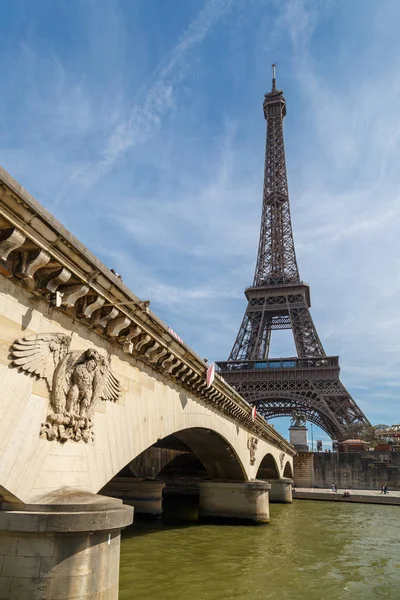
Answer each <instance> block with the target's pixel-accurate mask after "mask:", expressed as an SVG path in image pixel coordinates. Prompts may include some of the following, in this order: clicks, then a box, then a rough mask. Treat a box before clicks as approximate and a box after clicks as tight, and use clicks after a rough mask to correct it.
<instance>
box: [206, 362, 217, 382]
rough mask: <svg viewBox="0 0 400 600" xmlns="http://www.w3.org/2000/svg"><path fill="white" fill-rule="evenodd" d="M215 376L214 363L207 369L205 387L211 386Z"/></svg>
mask: <svg viewBox="0 0 400 600" xmlns="http://www.w3.org/2000/svg"><path fill="white" fill-rule="evenodd" d="M214 378H215V363H213V364H212V365H210V366H209V367H208V369H207V387H211V386H212V384H213V381H214Z"/></svg>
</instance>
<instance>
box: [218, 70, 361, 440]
mask: <svg viewBox="0 0 400 600" xmlns="http://www.w3.org/2000/svg"><path fill="white" fill-rule="evenodd" d="M263 110H264V117H265V119H266V121H267V139H266V150H265V167H264V191H263V206H262V216H261V229H260V239H259V245H258V255H257V263H256V269H255V273H254V279H253V284H252V285H251V286H250V287H248V288H247V289H246V290H245V295H246V299H247V308H246V311H245V314H244V317H243V321H242V324H241V326H240V329H239V333H238V335H237V337H236V340H235V343H234V345H233V348H232V351H231V353H230V355H229V358H228V360H227V361H220V362H217V365H218V368H219V372H220V374H221V375H222V376H223V377H224V379H225V380H226V381H228V383H230V384H231V385H232V386H233V387H234V388H235V389H236V390H237V391H238V392H239V393H240V394H241V395H242V396H243V397H244V398H246V400H248V401H249V402H251V403H252V404H256V405H257V410H258V412H259V413H260V414H261V415H263V416H264V417H265V418H266V419H271V418H274V417H281V416H291V415H292V414H293V413H294V412H295V411H297V412H301V413H303V414H305V415H306V417H307V419H308V420H309V421H311V422H312V423H315V424H316V425H318V426H319V427H321V429H323V430H324V431H325V432H326V433H327V434H328V435H330V436H331V437H332V438H333V439H338V440H341V439H344V438H346V437H347V435H348V434H351V432H353V431H354V429H356V428H357V427H362V426H364V425H369V421H368V419H367V418H366V416H365V415H364V414H363V412H362V411H361V409H360V408H359V407H358V406H357V404H356V402H355V401H354V400H353V398H352V397H351V395H350V394H349V392H348V391H347V390H346V388H345V387H344V385H343V384H342V383H341V381H340V367H339V357H337V356H327V355H326V353H325V351H324V348H323V346H322V343H321V340H320V339H319V336H318V333H317V330H316V328H315V325H314V322H313V320H312V317H311V313H310V310H309V309H310V306H311V300H310V289H309V286H308V285H307V284H306V283H304V282H303V281H301V279H300V275H299V269H298V266H297V259H296V252H295V246H294V240H293V232H292V223H291V218H290V205H289V193H288V184H287V173H286V158H285V147H284V138H283V119H284V117H285V115H286V101H285V98H284V97H283V92H282V91H281V90H278V89H277V87H276V73H275V65H272V90H271V92H269V93H267V94H265V100H264V104H263ZM283 329H291V331H292V333H293V338H294V343H295V347H296V352H297V356H295V357H289V358H279V359H273V358H270V357H269V353H270V342H271V333H272V331H273V330H283Z"/></svg>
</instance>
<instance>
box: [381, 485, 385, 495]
mask: <svg viewBox="0 0 400 600" xmlns="http://www.w3.org/2000/svg"><path fill="white" fill-rule="evenodd" d="M384 493H385V484H384V483H381V494H384Z"/></svg>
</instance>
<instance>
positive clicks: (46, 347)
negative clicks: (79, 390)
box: [11, 333, 71, 390]
mask: <svg viewBox="0 0 400 600" xmlns="http://www.w3.org/2000/svg"><path fill="white" fill-rule="evenodd" d="M70 344H71V338H70V337H69V336H66V335H64V334H62V333H43V334H38V335H30V336H26V337H24V338H21V339H20V340H17V341H16V342H14V344H13V345H12V346H11V355H12V358H13V360H12V364H13V365H14V366H16V367H18V368H20V369H21V370H22V371H25V372H26V373H31V374H33V375H36V377H42V378H44V379H46V381H47V385H48V386H49V389H50V390H51V389H52V387H53V375H54V370H55V368H56V366H57V364H58V363H59V362H60V361H61V360H62V359H63V358H64V356H65V355H66V354H67V353H68V350H69V346H70Z"/></svg>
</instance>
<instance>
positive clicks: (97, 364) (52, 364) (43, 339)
mask: <svg viewBox="0 0 400 600" xmlns="http://www.w3.org/2000/svg"><path fill="white" fill-rule="evenodd" d="M70 344H71V338H70V337H68V336H66V335H63V334H61V333H46V334H39V335H33V336H27V337H25V338H23V339H20V340H17V341H16V342H14V344H13V345H12V347H11V355H12V359H13V360H12V364H13V365H14V366H16V367H19V368H20V369H21V370H22V371H25V372H27V373H31V374H32V375H35V376H36V377H42V378H44V379H45V380H46V382H47V385H48V388H49V390H50V412H49V414H48V415H47V419H46V423H43V424H42V430H41V433H42V435H44V436H46V437H47V438H48V439H49V440H59V441H60V442H66V441H67V440H74V441H76V442H78V441H80V440H83V441H84V442H88V441H90V440H92V439H93V431H92V429H93V416H94V410H95V406H96V404H97V402H98V400H99V399H101V400H110V401H112V402H115V401H116V400H117V399H118V397H119V395H120V382H119V381H118V379H117V378H116V377H115V375H114V374H113V372H112V370H111V365H110V358H109V356H107V357H105V356H103V355H101V354H100V353H99V352H98V351H97V350H94V349H93V348H89V349H87V350H84V351H83V352H82V350H74V351H70V349H69V347H70Z"/></svg>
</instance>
